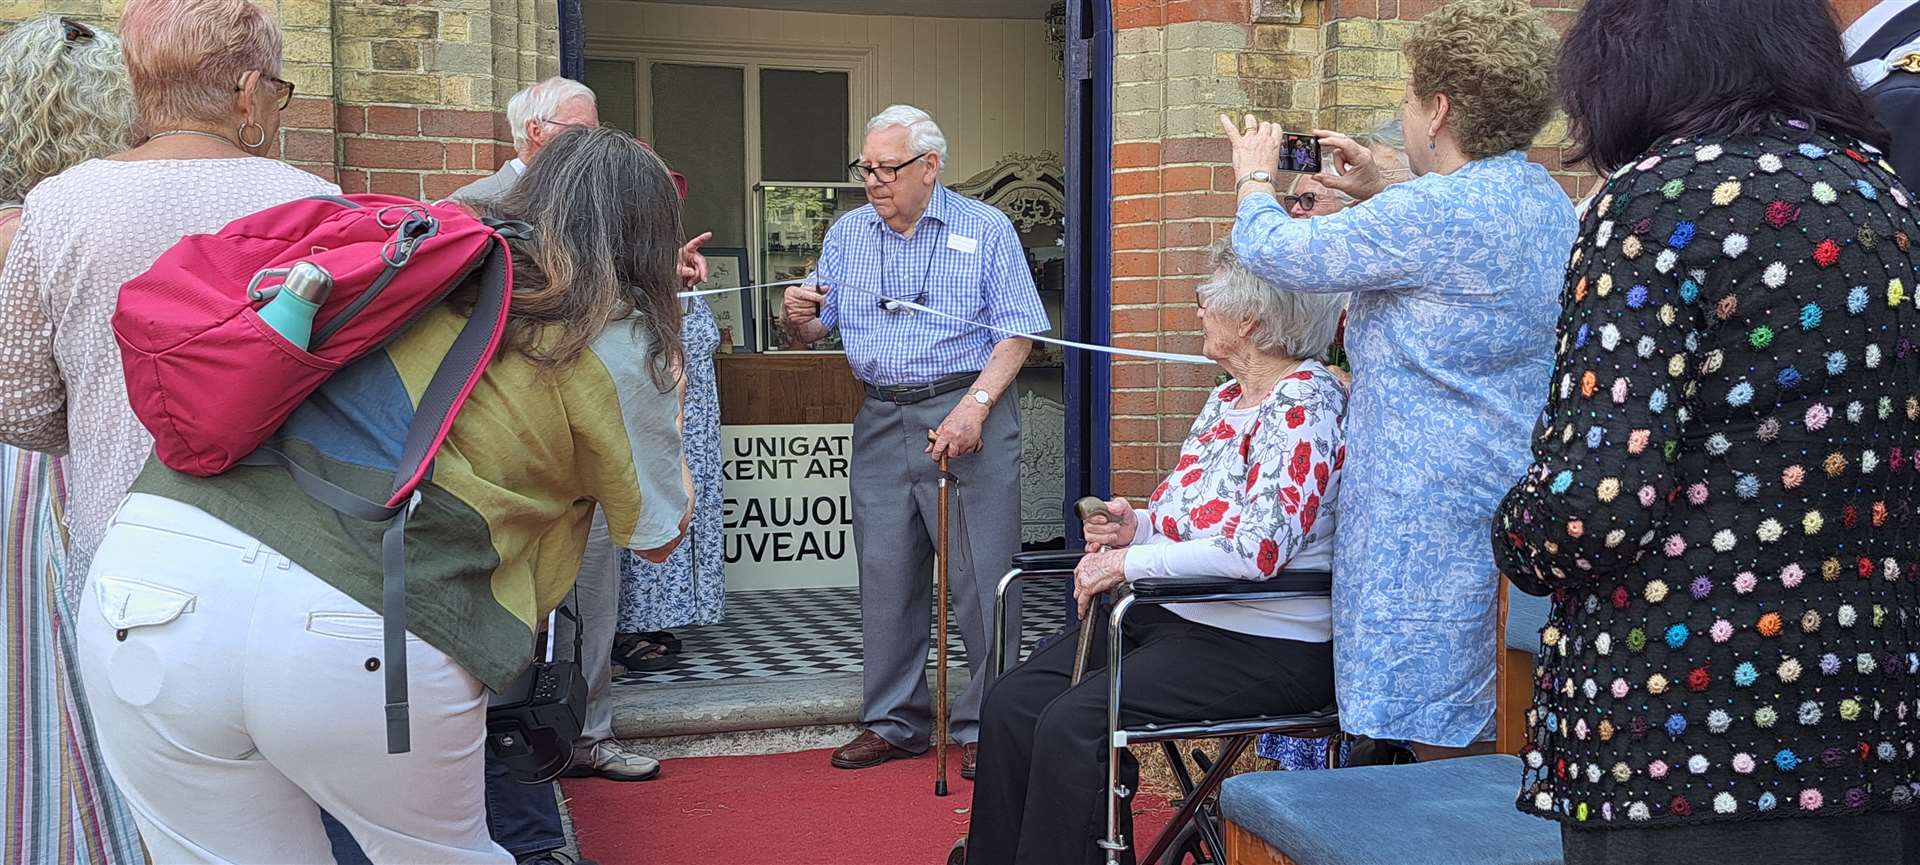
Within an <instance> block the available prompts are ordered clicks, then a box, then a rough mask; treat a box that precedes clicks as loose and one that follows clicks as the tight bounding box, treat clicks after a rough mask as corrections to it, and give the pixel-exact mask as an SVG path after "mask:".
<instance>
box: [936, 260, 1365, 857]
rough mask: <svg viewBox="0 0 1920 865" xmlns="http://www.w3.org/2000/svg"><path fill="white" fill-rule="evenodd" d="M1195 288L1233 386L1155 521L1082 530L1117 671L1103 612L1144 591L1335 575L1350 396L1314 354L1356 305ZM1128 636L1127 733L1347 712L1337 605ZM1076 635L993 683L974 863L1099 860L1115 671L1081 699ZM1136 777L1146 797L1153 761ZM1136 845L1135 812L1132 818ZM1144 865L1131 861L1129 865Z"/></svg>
mask: <svg viewBox="0 0 1920 865" xmlns="http://www.w3.org/2000/svg"><path fill="white" fill-rule="evenodd" d="M1213 265H1214V271H1213V277H1212V278H1211V279H1210V280H1209V281H1208V282H1207V283H1206V284H1205V285H1202V286H1200V288H1199V289H1198V301H1199V306H1200V322H1201V325H1202V328H1203V329H1204V331H1205V335H1206V341H1205V346H1204V348H1203V351H1204V352H1205V354H1206V356H1207V357H1209V358H1211V359H1213V360H1214V361H1216V362H1218V363H1219V364H1220V366H1221V367H1223V368H1225V369H1226V371H1227V372H1228V373H1229V374H1231V375H1232V376H1233V380H1232V381H1230V382H1227V383H1226V384H1225V385H1223V386H1221V387H1220V388H1218V389H1217V390H1215V391H1214V392H1213V394H1212V395H1211V397H1210V398H1209V399H1208V400H1207V403H1206V405H1205V406H1204V407H1203V408H1202V409H1201V410H1200V416H1199V417H1198V418H1196V419H1195V420H1194V423H1193V429H1192V431H1191V432H1190V433H1188V435H1187V439H1186V443H1185V444H1184V445H1183V446H1182V447H1181V451H1180V459H1179V462H1178V463H1176V464H1175V465H1174V468H1173V471H1172V472H1171V473H1169V474H1168V475H1167V479H1166V481H1165V482H1164V483H1162V484H1160V487H1159V489H1157V490H1155V491H1154V493H1153V496H1152V498H1151V499H1150V500H1149V502H1148V505H1147V507H1146V509H1145V510H1136V509H1135V508H1134V507H1133V506H1131V505H1129V504H1128V503H1127V501H1126V500H1125V499H1115V500H1113V501H1111V502H1108V503H1107V508H1108V511H1109V513H1110V519H1109V520H1108V522H1107V523H1106V524H1104V525H1096V524H1092V523H1089V524H1088V525H1087V526H1086V535H1087V551H1088V555H1087V556H1086V558H1084V559H1082V560H1081V562H1080V565H1079V567H1078V569H1077V570H1076V572H1075V575H1074V583H1075V584H1074V596H1075V598H1077V599H1078V601H1079V604H1080V611H1081V623H1080V624H1079V625H1077V626H1076V629H1077V628H1083V627H1094V628H1099V629H1100V631H1099V632H1097V633H1096V634H1095V646H1096V647H1097V648H1096V649H1095V650H1094V653H1093V657H1096V658H1104V657H1106V654H1107V648H1106V640H1107V639H1108V638H1109V635H1108V634H1106V633H1104V632H1105V630H1106V627H1105V621H1104V617H1102V616H1099V615H1097V614H1095V615H1092V616H1091V617H1089V615H1088V613H1089V611H1090V606H1091V603H1092V601H1093V600H1094V599H1095V598H1097V597H1098V596H1099V595H1100V594H1101V593H1103V592H1106V591H1107V590H1108V589H1112V588H1114V587H1116V586H1118V585H1120V584H1121V583H1123V582H1126V581H1129V580H1134V579H1140V578H1149V577H1151V578H1199V579H1210V580H1218V579H1222V578H1228V579H1237V580H1256V581H1259V580H1266V579H1268V578H1271V577H1272V576H1274V575H1275V574H1276V573H1279V572H1280V571H1282V570H1286V569H1293V570H1325V569H1327V568H1328V567H1329V564H1330V561H1331V555H1332V551H1333V529H1334V512H1335V507H1334V501H1335V494H1336V492H1337V491H1338V489H1339V474H1340V465H1341V463H1342V462H1343V461H1344V459H1345V452H1344V448H1343V445H1342V442H1343V436H1342V432H1341V420H1342V418H1343V416H1344V415H1345V414H1346V403H1347V396H1346V391H1345V387H1344V385H1343V384H1342V383H1341V381H1340V380H1339V379H1337V378H1336V377H1335V374H1334V373H1333V372H1331V371H1329V369H1328V368H1327V367H1326V366H1324V365H1322V363H1321V362H1320V361H1319V360H1317V359H1316V358H1319V357H1321V356H1322V355H1324V354H1325V352H1326V350H1327V348H1328V346H1329V345H1330V344H1331V343H1332V341H1333V337H1334V331H1335V328H1336V326H1337V325H1338V323H1339V318H1340V312H1341V309H1342V308H1343V307H1344V306H1345V302H1346V296H1345V295H1340V294H1307V293H1301V292H1283V291H1279V290H1277V289H1274V288H1273V287H1271V286H1269V285H1267V284H1265V283H1263V282H1261V281H1260V280H1259V279H1258V278H1256V277H1254V276H1253V275H1252V274H1249V273H1248V272H1247V271H1246V270H1245V269H1243V268H1241V267H1240V266H1239V264H1238V262H1237V261H1236V259H1235V258H1234V255H1233V251H1232V249H1231V247H1230V246H1229V245H1228V244H1226V243H1222V244H1220V245H1218V246H1216V247H1215V249H1214V252H1213ZM1136 609H1137V612H1135V613H1132V614H1130V616H1129V618H1128V621H1127V628H1126V631H1125V633H1124V634H1122V635H1121V637H1120V639H1121V640H1122V641H1123V644H1124V645H1123V651H1124V652H1125V656H1124V657H1125V666H1124V669H1125V670H1126V675H1125V676H1124V677H1123V681H1122V683H1121V699H1120V718H1121V722H1122V724H1123V725H1137V724H1146V723H1167V722H1191V721H1195V720H1199V719H1228V718H1240V717H1250V716H1256V715H1276V714H1290V713H1301V712H1311V711H1313V710H1316V709H1319V708H1321V707H1324V706H1326V705H1327V704H1329V703H1331V702H1332V701H1333V653H1332V648H1331V643H1330V640H1331V626H1330V612H1331V611H1330V608H1329V603H1328V601H1327V600H1326V599H1325V598H1317V599H1295V600H1283V601H1261V602H1233V603H1214V604H1170V605H1166V606H1150V607H1143V608H1136ZM1077 636H1078V635H1077V632H1070V633H1069V634H1067V635H1066V636H1065V637H1064V638H1063V639H1060V640H1057V641H1055V642H1054V643H1052V644H1051V645H1050V646H1049V647H1048V648H1046V649H1043V650H1041V651H1039V652H1037V653H1036V654H1034V655H1033V657H1030V658H1028V659H1027V660H1026V661H1025V662H1024V663H1022V664H1020V665H1019V666H1018V667H1015V668H1014V669H1012V670H1010V671H1008V673H1007V674H1006V675H1005V676H1004V677H1003V678H1001V679H1000V680H999V681H997V682H995V683H994V685H993V687H992V688H991V689H990V690H988V692H987V696H986V704H985V706H984V708H983V709H982V712H981V719H980V727H981V732H980V751H979V763H978V769H977V776H976V780H975V787H974V797H973V821H972V826H971V831H970V833H969V836H968V839H966V847H965V851H966V852H965V854H964V859H963V858H962V857H960V856H955V857H953V859H954V860H956V861H965V862H969V863H972V865H1008V863H1035V865H1063V863H1091V862H1099V861H1104V853H1103V851H1101V849H1100V848H1099V846H1098V844H1097V840H1098V839H1099V838H1100V837H1101V836H1102V835H1104V834H1105V829H1106V807H1107V806H1106V802H1105V796H1106V766H1105V760H1106V754H1107V745H1106V741H1105V738H1106V733H1105V730H1106V717H1107V692H1108V683H1107V676H1106V673H1105V670H1104V669H1103V668H1101V667H1100V665H1097V664H1094V665H1089V669H1088V670H1087V673H1086V677H1085V678H1084V679H1083V680H1082V681H1081V682H1080V684H1079V685H1077V686H1071V687H1069V683H1070V680H1071V675H1072V668H1073V664H1074V656H1075V655H1076V647H1077V642H1078V641H1077V639H1076V637H1077ZM1122 773H1123V777H1124V779H1125V783H1126V784H1127V786H1128V787H1135V786H1137V778H1138V766H1137V765H1136V764H1135V763H1134V761H1133V759H1132V757H1130V756H1128V757H1126V758H1125V765H1124V766H1123V767H1122ZM1122 813H1123V817H1122V820H1123V823H1122V826H1123V827H1125V828H1124V829H1123V832H1124V834H1125V837H1131V835H1132V830H1131V826H1130V824H1131V815H1127V814H1125V812H1124V809H1123V812H1122ZM1122 855H1123V856H1125V861H1128V862H1131V861H1132V859H1133V853H1132V851H1128V852H1127V853H1125V854H1122Z"/></svg>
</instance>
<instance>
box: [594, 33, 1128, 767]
mask: <svg viewBox="0 0 1920 865" xmlns="http://www.w3.org/2000/svg"><path fill="white" fill-rule="evenodd" d="M1074 2H1076V3H1079V2H1083V0H1074ZM568 5H569V4H568V3H567V2H563V3H562V7H563V8H562V12H563V15H562V22H563V30H566V31H567V32H564V33H563V34H562V43H563V46H568V47H569V49H570V50H569V51H568V53H569V54H570V55H572V56H570V57H569V58H567V59H568V60H570V61H573V62H570V63H569V64H568V65H569V67H570V68H569V71H570V72H574V69H575V68H577V70H578V71H577V72H575V74H576V76H577V77H579V78H581V79H582V80H584V81H585V82H586V83H587V84H588V85H590V86H591V87H593V88H594V90H595V91H596V93H598V95H599V102H600V111H601V117H602V120H603V122H605V123H608V124H610V125H614V126H618V127H620V128H623V129H626V130H628V131H629V132H632V133H634V134H635V135H637V136H640V137H641V138H642V139H644V140H647V141H648V142H650V143H651V144H652V145H653V146H654V148H655V149H656V150H657V151H658V152H659V153H660V154H661V155H662V156H663V157H664V158H665V159H666V160H667V161H668V162H669V163H670V164H672V165H673V166H674V167H675V169H676V170H678V171H680V172H681V173H683V174H685V175H686V176H687V178H688V180H689V183H690V186H691V188H692V190H693V192H692V195H691V196H690V197H689V199H688V202H687V205H686V208H685V211H684V219H685V222H686V230H687V232H688V233H689V234H693V233H697V232H702V231H711V232H713V233H714V239H713V241H712V242H711V243H710V244H709V245H708V247H707V252H708V255H709V258H710V260H711V261H713V262H714V263H715V264H716V265H718V266H717V267H716V274H717V276H716V282H715V283H714V284H712V285H711V286H710V287H714V288H720V287H730V286H734V285H754V284H760V283H769V282H778V281H782V280H786V279H792V278H796V277H799V276H802V275H805V274H806V273H807V272H808V271H809V270H811V268H812V265H813V262H814V258H815V257H816V256H817V255H818V253H819V248H820V243H821V239H822V237H823V235H824V233H825V231H826V229H827V227H828V226H830V225H831V224H832V222H833V220H834V219H835V218H837V217H838V216H840V215H842V214H844V213H847V212H849V211H851V210H854V209H856V208H858V207H860V206H862V205H863V204H864V203H865V197H864V192H863V190H862V188H861V186H860V184H858V183H855V182H853V181H852V179H851V178H850V177H849V176H848V174H847V171H846V165H847V162H848V161H849V160H850V159H852V158H853V157H854V155H856V154H857V153H858V150H859V146H860V144H859V142H860V139H861V136H862V132H863V127H864V124H865V121H866V119H867V118H868V117H869V116H871V115H873V114H874V113H876V112H878V111H879V110H880V109H882V108H884V107H886V106H887V105H890V104H894V103H909V104H913V105H916V106H918V107H920V108H923V109H925V110H927V111H928V112H930V113H931V114H932V115H933V116H934V117H935V119H936V120H938V121H939V122H940V124H941V126H942V128H943V130H944V131H945V132H946V134H947V137H948V141H949V149H950V153H949V158H948V160H947V164H946V168H945V169H944V170H943V172H942V179H943V182H944V183H945V184H947V185H948V186H949V187H950V188H952V189H953V190H955V191H957V192H960V193H962V194H965V195H968V196H970V197H973V198H976V199H978V200H981V201H984V202H986V203H988V204H990V205H992V206H994V207H996V208H998V209H1000V210H1001V211H1002V212H1004V213H1006V215H1007V216H1008V217H1009V219H1011V220H1012V221H1013V223H1014V225H1015V228H1016V229H1017V231H1018V232H1019V234H1020V238H1021V241H1022V246H1023V247H1024V249H1025V252H1026V258H1027V263H1028V265H1029V266H1030V267H1031V268H1032V270H1033V275H1034V281H1035V284H1036V285H1037V286H1038V287H1039V289H1040V295H1041V299H1042V302H1043V305H1044V306H1045V308H1046V310H1047V313H1048V316H1049V318H1050V319H1051V321H1052V324H1053V330H1052V335H1054V336H1058V337H1064V338H1067V339H1075V340H1083V341H1089V340H1094V341H1097V340H1103V338H1104V335H1105V316H1106V306H1107V303H1106V292H1105V290H1104V285H1101V286H1100V290H1098V291H1097V292H1096V291H1094V290H1093V285H1094V282H1095V277H1096V276H1097V271H1103V270H1104V263H1102V266H1101V267H1099V268H1093V267H1089V266H1088V264H1087V262H1088V261H1090V260H1091V255H1090V253H1091V252H1092V251H1091V250H1088V249H1085V248H1083V247H1084V241H1085V239H1086V238H1089V237H1103V236H1104V229H1103V228H1101V229H1093V230H1089V228H1088V226H1081V227H1080V228H1079V231H1078V234H1075V233H1074V232H1073V230H1072V229H1070V227H1069V223H1070V221H1071V220H1070V217H1069V210H1070V209H1073V210H1077V209H1080V206H1082V205H1076V204H1074V203H1072V199H1073V198H1074V196H1075V195H1078V196H1079V197H1080V198H1081V200H1082V204H1084V201H1085V200H1086V199H1088V198H1090V197H1092V196H1090V195H1089V192H1091V189H1090V187H1089V185H1088V183H1087V182H1086V181H1085V180H1083V179H1081V178H1080V177H1079V176H1080V175H1082V174H1083V173H1084V172H1085V171H1086V169H1087V168H1088V166H1087V165H1086V164H1085V158H1086V154H1088V153H1089V152H1091V151H1092V148H1090V147H1089V146H1088V145H1089V142H1090V141H1092V138H1090V137H1089V136H1097V129H1095V128H1092V127H1090V126H1088V124H1087V123H1085V122H1084V117H1085V116H1086V114H1085V113H1090V112H1092V111H1094V110H1096V106H1095V105H1094V104H1093V103H1094V102H1095V101H1097V100H1095V99H1093V98H1092V97H1089V96H1087V95H1086V94H1087V93H1088V92H1090V91H1089V90H1088V88H1087V87H1086V86H1085V83H1084V82H1082V83H1080V84H1079V85H1078V92H1080V93H1081V94H1082V95H1081V96H1080V97H1077V98H1076V97H1075V96H1073V95H1071V93H1072V92H1073V91H1074V89H1075V88H1074V87H1070V82H1069V79H1070V78H1071V77H1072V73H1073V66H1074V63H1075V61H1074V59H1073V58H1072V57H1071V56H1070V55H1071V54H1072V53H1073V52H1074V51H1075V50H1078V51H1080V52H1083V53H1084V52H1086V51H1087V50H1088V48H1089V46H1090V45H1091V44H1092V43H1091V42H1090V41H1087V40H1085V34H1086V33H1087V32H1089V31H1091V30H1092V29H1095V28H1094V24H1095V22H1094V20H1093V19H1091V18H1089V17H1088V15H1087V13H1086V9H1091V8H1092V5H1091V4H1090V3H1088V4H1087V6H1086V9H1070V8H1069V4H1068V3H1067V2H1060V0H970V2H967V3H952V2H946V0H888V2H884V3H875V2H859V0H694V2H681V3H656V2H625V0H588V2H585V3H584V4H582V5H581V6H579V7H578V8H577V9H569V8H567V6H568ZM876 8H879V9H884V10H885V11H884V12H876V11H875V10H876ZM1102 11H1104V10H1102ZM576 45H577V46H578V48H577V51H578V53H577V54H575V53H574V51H573V50H571V49H572V46H576ZM1079 63H1080V64H1081V69H1082V71H1083V72H1084V71H1085V68H1086V64H1087V61H1086V60H1085V59H1084V58H1083V59H1081V60H1080V61H1079ZM1069 103H1071V110H1074V111H1081V112H1085V113H1083V115H1082V118H1083V119H1082V120H1076V121H1072V122H1070V120H1069V117H1068V112H1069V110H1070V106H1069ZM1101 162H1102V164H1104V154H1102V157H1101ZM1097 180H1098V183H1097V184H1096V185H1097V187H1098V189H1100V190H1104V189H1105V188H1106V184H1107V181H1106V178H1105V177H1104V176H1100V177H1098V178H1097ZM1096 194H1099V195H1101V196H1102V197H1103V193H1096ZM1092 217H1093V215H1092V214H1089V218H1092ZM1100 224H1101V225H1104V221H1102V222H1101V223H1100ZM1101 247H1102V248H1104V244H1101ZM1076 256H1077V257H1078V258H1079V259H1080V262H1079V263H1077V264H1076V263H1073V262H1071V261H1070V258H1072V257H1076ZM779 297H780V293H779V290H778V289H771V290H750V291H746V292H741V293H737V294H720V295H714V296H712V297H709V298H706V299H705V301H706V302H708V303H710V306H711V309H712V311H713V313H714V317H715V320H716V322H717V323H718V325H719V328H720V330H721V345H720V349H719V352H718V353H717V354H716V358H715V367H716V378H717V380H718V384H719V394H720V396H719V402H720V415H721V424H722V435H723V439H724V442H723V448H722V455H723V460H724V461H725V463H726V480H725V485H726V496H725V497H726V499H727V501H728V505H727V517H726V522H727V526H728V528H727V530H726V536H727V545H726V549H727V553H726V563H725V568H726V577H725V579H726V585H727V589H728V592H727V610H726V616H725V620H724V621H723V622H722V623H721V624H719V625H713V626H706V627H701V628H697V629H694V631H693V633H690V634H687V635H683V636H685V637H687V639H686V640H685V649H684V651H685V653H686V656H687V657H686V660H685V662H683V663H681V664H680V665H678V666H677V667H676V668H674V669H672V670H666V671H660V672H649V673H630V674H627V676H625V677H624V679H623V681H624V682H625V683H626V684H627V685H629V686H634V687H643V688H646V689H648V690H649V691H651V692H652V694H651V696H653V697H655V698H657V697H658V692H657V690H654V689H657V688H659V687H670V686H674V685H680V684H687V683H698V682H724V681H733V680H736V679H739V680H745V679H780V678H795V677H799V678H808V679H814V678H824V679H831V678H833V677H843V678H846V679H847V686H848V693H849V695H850V696H851V698H852V700H853V705H855V706H857V698H858V685H857V680H855V678H852V677H857V673H858V671H859V662H860V639H859V614H858V609H859V607H858V600H857V585H858V583H857V580H858V573H857V569H856V568H855V565H854V562H855V559H854V557H853V548H852V544H853V541H852V531H851V513H850V511H851V508H850V506H849V504H848V492H847V479H846V457H847V456H848V453H849V451H850V436H851V430H852V422H853V419H854V415H855V413H856V412H857V411H858V408H859V405H860V402H861V400H862V397H863V394H862V391H861V389H860V386H859V384H858V383H857V382H856V381H855V380H854V378H853V376H852V374H851V371H850V369H849V368H848V366H847V362H846V359H845V356H844V354H843V353H841V352H840V351H839V350H838V346H837V345H836V344H834V343H832V342H830V341H829V342H825V343H821V344H819V345H816V346H815V347H814V348H812V349H806V350H803V349H800V348H799V347H797V346H796V345H794V344H793V343H791V342H789V340H788V338H787V335H786V334H785V333H784V332H783V326H782V322H781V319H780V315H779ZM1101 371H1104V363H1101V362H1099V361H1097V360H1091V359H1088V358H1084V357H1070V356H1069V355H1068V354H1067V353H1066V352H1063V351H1061V350H1059V349H1058V348H1055V347H1051V346H1046V345H1039V346H1036V349H1035V351H1034V352H1033V355H1032V357H1031V358H1030V360H1029V362H1028V364H1027V366H1026V367H1025V369H1023V371H1022V372H1021V374H1020V376H1019V378H1018V379H1017V380H1016V383H1015V385H1014V387H1013V388H1012V389H1011V391H1010V392H1009V394H1008V397H1009V398H1014V399H1018V400H1019V401H1020V406H1021V411H1022V415H1023V438H1024V442H1023V445H1024V447H1023V451H1024V453H1023V460H1022V497H1021V501H1020V502H1018V503H1009V506H1010V507H1017V508H1018V509H1019V510H1020V517H1021V526H1022V540H1023V542H1025V543H1026V544H1027V545H1028V546H1029V548H1058V547H1060V546H1061V545H1062V544H1064V543H1067V542H1069V541H1070V540H1073V539H1074V538H1073V537H1072V536H1074V535H1077V531H1076V527H1074V526H1071V525H1068V524H1067V521H1066V519H1065V515H1066V513H1067V505H1068V502H1069V501H1070V500H1071V499H1073V498H1077V497H1078V496H1080V495H1084V494H1086V493H1087V492H1095V493H1100V492H1104V491H1105V483H1104V481H1105V463H1106V460H1105V447H1104V445H1105V439H1106V436H1105V432H1106V424H1105V416H1106V411H1105V404H1106V399H1105V378H1104V375H1100V374H1099V372H1101ZM1096 390H1097V391H1098V392H1097V393H1096ZM1096 470H1097V472H1098V475H1097V480H1096V479H1095V471H1096ZM1027 607H1028V610H1029V615H1030V618H1035V619H1036V620H1035V621H1032V622H1030V625H1029V627H1030V629H1032V630H1033V631H1034V632H1035V633H1043V632H1046V631H1049V630H1052V629H1054V628H1057V627H1058V626H1059V624H1060V618H1061V614H1062V611H1061V610H1060V609H1059V606H1058V605H1056V604H1052V603H1047V602H1041V603H1029V604H1028V605H1027ZM953 636H954V637H955V639H954V640H952V643H951V645H952V646H953V647H955V649H958V648H959V646H960V640H958V639H957V636H958V635H957V633H956V634H954V635H953ZM952 663H953V664H954V666H956V667H964V664H965V659H964V657H963V656H962V657H955V658H954V659H953V661H952ZM816 685H817V686H818V687H825V688H830V687H832V686H831V685H827V684H822V683H820V682H816ZM815 693H818V689H817V688H816V691H815ZM815 720H816V722H818V723H827V722H834V721H836V720H837V719H834V718H831V717H826V716H823V717H821V718H818V719H815ZM847 720H851V719H850V718H849V719H847ZM622 726H624V724H623V725H622ZM636 726H637V725H636ZM657 733H658V731H657V730H649V731H647V734H657ZM640 734H641V733H639V732H638V731H636V732H630V733H622V735H640Z"/></svg>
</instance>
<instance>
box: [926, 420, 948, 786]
mask: <svg viewBox="0 0 1920 865" xmlns="http://www.w3.org/2000/svg"><path fill="white" fill-rule="evenodd" d="M937 438H938V437H937V436H935V435H934V432H933V430H927V441H929V442H931V441H934V440H936V439H937ZM938 465H939V467H940V543H939V546H938V547H937V548H936V549H935V550H934V554H933V583H934V589H933V600H934V609H935V610H936V611H938V615H937V618H938V620H939V621H938V623H937V624H936V625H935V627H934V638H933V645H934V659H933V760H934V762H935V763H938V764H939V773H940V774H939V776H938V777H937V778H935V779H934V782H933V795H935V796H945V795H947V455H946V454H945V453H942V454H940V457H939V460H938Z"/></svg>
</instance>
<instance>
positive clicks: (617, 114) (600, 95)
mask: <svg viewBox="0 0 1920 865" xmlns="http://www.w3.org/2000/svg"><path fill="white" fill-rule="evenodd" d="M633 71H634V66H633V63H632V62H631V61H627V60H588V61H587V77H586V80H585V81H583V82H581V83H583V84H585V85H587V86H588V87H591V88H593V95H594V102H596V103H597V104H598V106H599V109H600V122H601V123H603V124H606V125H608V126H612V127H615V128H617V129H624V130H626V133H627V134H628V135H639V134H640V117H639V114H638V109H637V108H636V107H635V106H636V103H635V100H634V98H633V97H634V86H633Z"/></svg>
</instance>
